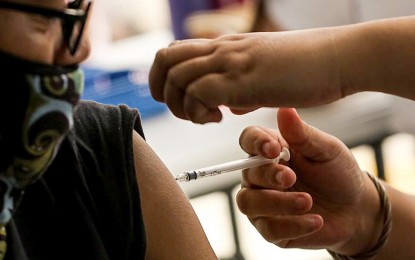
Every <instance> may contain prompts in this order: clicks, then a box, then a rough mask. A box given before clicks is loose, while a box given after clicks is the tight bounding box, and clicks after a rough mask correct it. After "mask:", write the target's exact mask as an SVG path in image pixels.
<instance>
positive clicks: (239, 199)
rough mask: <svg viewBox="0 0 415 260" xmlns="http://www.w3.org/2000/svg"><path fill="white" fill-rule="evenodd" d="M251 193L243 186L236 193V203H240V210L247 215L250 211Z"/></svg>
mask: <svg viewBox="0 0 415 260" xmlns="http://www.w3.org/2000/svg"><path fill="white" fill-rule="evenodd" d="M248 197H249V194H248V189H246V188H242V189H240V190H239V191H238V194H237V195H236V204H237V205H238V208H239V210H240V211H241V212H242V213H243V214H245V215H247V214H248V212H249V198H248Z"/></svg>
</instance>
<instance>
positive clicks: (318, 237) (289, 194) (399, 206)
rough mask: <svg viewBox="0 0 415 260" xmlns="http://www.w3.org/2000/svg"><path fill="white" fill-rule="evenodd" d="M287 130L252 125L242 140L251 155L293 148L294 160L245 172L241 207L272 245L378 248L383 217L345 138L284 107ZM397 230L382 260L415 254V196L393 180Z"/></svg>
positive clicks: (348, 250) (281, 115)
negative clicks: (411, 233) (414, 235)
mask: <svg viewBox="0 0 415 260" xmlns="http://www.w3.org/2000/svg"><path fill="white" fill-rule="evenodd" d="M278 126H279V131H276V130H272V129H266V128H262V127H249V128H247V129H245V130H244V132H243V133H242V134H241V137H240V144H241V147H242V148H243V149H244V150H245V151H246V152H247V153H249V154H252V155H256V154H261V155H263V156H265V157H268V158H274V157H276V156H277V155H278V154H279V152H280V151H281V149H282V147H289V149H290V152H291V159H290V161H289V162H288V164H285V165H281V164H275V165H265V166H261V167H258V168H253V169H248V170H245V171H244V172H243V181H242V186H241V190H240V191H239V193H238V195H237V204H238V206H239V209H240V210H241V212H242V213H244V214H245V215H247V217H248V219H249V220H250V221H251V223H252V224H253V225H254V226H255V228H256V229H257V230H258V231H259V233H261V235H262V236H263V237H264V238H265V239H266V240H267V241H269V242H271V243H274V244H276V245H277V246H280V247H283V248H307V249H310V248H311V249H317V248H326V249H330V250H332V251H336V252H339V253H342V254H345V255H355V254H358V253H361V252H364V251H367V250H369V249H371V248H372V247H373V246H374V244H375V242H376V241H377V239H378V238H379V235H380V232H381V229H382V224H381V223H382V220H383V216H382V214H381V212H380V199H379V195H378V193H377V191H376V189H375V186H374V185H373V183H372V181H371V180H370V179H369V177H368V176H367V175H366V173H363V172H362V170H361V169H360V168H359V166H358V164H357V162H356V160H355V158H354V157H353V155H352V153H351V152H350V151H349V149H348V148H347V147H346V146H345V145H344V144H343V143H342V142H341V141H340V140H338V139H336V138H335V137H333V136H330V135H328V134H326V133H324V132H322V131H320V130H318V129H316V128H313V127H312V126H310V125H307V124H306V123H305V122H303V121H302V120H301V119H300V118H299V116H298V114H297V113H296V111H295V110H294V109H287V108H281V109H279V111H278ZM384 185H385V186H386V190H387V193H388V196H389V199H390V201H391V204H392V216H393V229H392V233H391V235H390V239H389V242H388V244H387V245H386V247H385V248H383V250H382V251H381V252H380V255H379V256H378V257H377V258H376V259H412V258H413V256H414V255H415V248H414V247H413V240H412V238H410V236H407V232H408V230H414V229H415V210H414V209H415V198H414V197H413V196H409V195H407V194H404V193H401V192H399V191H397V190H395V189H393V188H392V187H390V186H389V185H387V184H385V183H384Z"/></svg>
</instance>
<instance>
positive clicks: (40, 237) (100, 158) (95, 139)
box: [5, 101, 145, 260]
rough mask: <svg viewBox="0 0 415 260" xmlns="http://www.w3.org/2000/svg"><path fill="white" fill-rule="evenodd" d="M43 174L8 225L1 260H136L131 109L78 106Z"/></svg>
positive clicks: (135, 126) (140, 235)
mask: <svg viewBox="0 0 415 260" xmlns="http://www.w3.org/2000/svg"><path fill="white" fill-rule="evenodd" d="M74 118H75V119H74V128H73V129H72V131H71V132H70V133H69V134H68V136H67V137H66V139H65V140H64V142H63V143H62V145H61V148H60V150H59V152H58V154H57V156H56V159H55V160H54V161H53V163H52V164H51V166H50V167H49V168H48V170H47V171H46V172H45V173H44V175H43V176H42V178H41V179H40V180H39V181H37V182H36V183H35V184H33V185H31V186H29V187H28V188H27V190H26V192H25V194H24V196H23V199H22V201H21V203H20V205H19V207H18V209H17V212H15V214H14V217H13V220H12V221H11V223H9V224H8V226H7V233H8V234H7V236H8V237H7V245H8V247H7V252H6V257H5V259H19V260H20V259H21V260H23V259H24V260H27V259H30V260H32V259H42V260H43V259H54V260H63V259H71V260H75V259H88V260H95V259H96V260H98V259H99V260H106V259H114V260H122V259H143V258H144V254H145V232H144V225H143V220H142V214H141V208H140V198H139V191H138V185H137V180H136V177H135V168H134V159H133V146H132V132H133V130H136V131H137V132H138V133H139V134H140V135H141V136H143V137H144V134H143V131H142V127H141V122H140V118H139V114H138V111H137V110H135V109H130V108H128V107H126V106H123V105H120V106H106V105H102V104H97V103H95V102H89V101H82V102H81V103H80V104H79V105H78V106H77V108H76V111H75V116H74Z"/></svg>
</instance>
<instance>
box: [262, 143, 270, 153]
mask: <svg viewBox="0 0 415 260" xmlns="http://www.w3.org/2000/svg"><path fill="white" fill-rule="evenodd" d="M270 147H271V144H270V143H269V142H267V143H265V144H264V145H263V146H262V152H263V154H265V155H266V154H268V153H269V150H270Z"/></svg>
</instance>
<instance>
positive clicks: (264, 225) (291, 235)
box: [251, 214, 324, 248]
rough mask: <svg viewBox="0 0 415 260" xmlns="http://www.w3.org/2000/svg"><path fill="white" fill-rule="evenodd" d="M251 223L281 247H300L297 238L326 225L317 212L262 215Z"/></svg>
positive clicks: (269, 240)
mask: <svg viewBox="0 0 415 260" xmlns="http://www.w3.org/2000/svg"><path fill="white" fill-rule="evenodd" d="M251 223H252V224H253V225H254V226H255V228H256V229H257V230H258V231H259V233H260V234H261V235H262V236H263V237H264V238H265V240H267V241H268V242H270V243H273V244H275V245H277V246H279V247H281V248H293V247H299V245H298V243H296V242H297V239H300V238H301V237H305V236H307V235H310V234H312V233H315V232H317V231H318V230H320V229H321V228H322V227H323V225H324V222H323V218H322V217H321V216H319V215H315V214H304V215H291V216H279V217H274V218H267V217H260V218H255V219H251ZM294 243H296V244H294Z"/></svg>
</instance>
